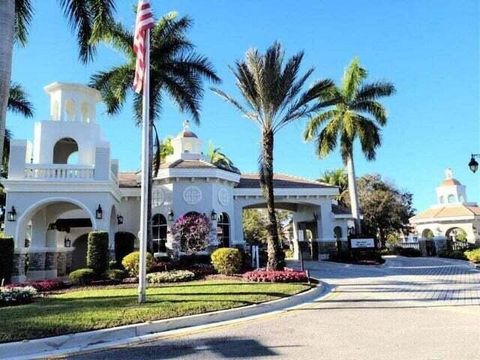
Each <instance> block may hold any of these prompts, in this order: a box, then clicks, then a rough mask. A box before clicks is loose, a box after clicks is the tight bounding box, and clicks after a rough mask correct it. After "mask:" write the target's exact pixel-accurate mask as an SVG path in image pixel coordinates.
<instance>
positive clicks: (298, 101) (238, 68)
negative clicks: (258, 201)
mask: <svg viewBox="0 0 480 360" xmlns="http://www.w3.org/2000/svg"><path fill="white" fill-rule="evenodd" d="M302 59H303V52H299V53H298V54H296V55H294V56H292V57H291V58H290V59H288V60H287V61H286V62H284V50H283V49H282V46H281V45H280V44H279V43H274V44H273V45H272V46H270V47H269V48H268V49H267V50H266V52H265V54H261V53H260V52H259V51H258V50H256V49H250V50H248V51H247V53H246V55H245V60H243V61H237V62H236V63H235V66H234V67H233V68H230V69H231V71H232V72H233V75H234V77H235V79H236V85H237V87H238V89H239V90H240V93H241V95H242V97H243V98H244V100H245V101H244V103H245V105H242V104H241V102H240V101H237V100H235V99H234V98H233V97H232V96H230V95H228V94H227V93H225V92H223V91H222V90H219V89H212V90H213V91H214V92H215V93H216V94H218V95H219V96H220V97H222V98H223V99H224V100H226V101H227V102H229V103H230V104H232V105H233V106H234V107H235V108H236V109H237V110H239V111H240V112H241V113H242V114H243V115H244V116H246V117H247V118H248V119H250V120H252V121H253V122H254V123H255V124H256V125H257V126H258V127H259V130H260V132H261V136H262V140H261V142H262V144H261V150H260V156H259V174H260V184H261V187H262V191H263V195H264V197H265V201H266V203H267V212H268V238H267V244H268V245H267V252H268V263H267V267H268V268H270V269H280V268H282V267H283V266H284V260H283V252H282V249H281V246H280V241H279V237H278V226H277V218H276V215H275V202H274V194H273V148H274V137H275V134H276V133H277V132H278V131H279V130H280V129H281V128H283V127H284V126H286V125H287V124H289V123H291V122H293V121H295V120H297V119H300V118H302V117H304V116H306V115H307V114H308V113H309V111H311V110H312V107H310V106H309V105H308V104H309V102H310V101H311V100H312V99H314V98H316V97H319V96H321V94H322V93H323V92H325V91H326V90H328V89H329V88H330V87H331V86H332V85H333V83H332V81H330V80H322V81H318V82H316V83H315V84H314V85H313V86H312V87H311V88H310V89H309V90H308V91H306V92H303V88H304V86H305V82H306V81H307V79H308V78H309V77H310V75H311V74H312V72H313V69H312V68H311V69H309V70H307V71H306V73H304V74H300V65H301V62H302Z"/></svg>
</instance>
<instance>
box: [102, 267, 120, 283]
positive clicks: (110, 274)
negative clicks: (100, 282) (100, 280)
mask: <svg viewBox="0 0 480 360" xmlns="http://www.w3.org/2000/svg"><path fill="white" fill-rule="evenodd" d="M104 278H105V279H107V280H112V281H118V282H121V281H122V280H123V279H124V278H125V271H123V270H120V269H110V270H107V271H106V272H105V274H104Z"/></svg>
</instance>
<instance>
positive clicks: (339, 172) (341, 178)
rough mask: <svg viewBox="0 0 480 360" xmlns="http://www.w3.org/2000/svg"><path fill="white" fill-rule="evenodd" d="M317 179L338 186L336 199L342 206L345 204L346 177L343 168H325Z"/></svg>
mask: <svg viewBox="0 0 480 360" xmlns="http://www.w3.org/2000/svg"><path fill="white" fill-rule="evenodd" d="M317 181H320V182H323V183H326V184H330V185H335V186H338V192H339V194H338V195H337V196H336V200H337V201H338V203H339V204H340V205H342V206H345V205H346V204H347V200H346V199H347V197H348V178H347V173H346V172H345V169H335V170H327V171H325V172H324V173H323V174H322V176H321V177H320V178H319V179H318V180H317Z"/></svg>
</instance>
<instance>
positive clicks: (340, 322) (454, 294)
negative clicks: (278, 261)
mask: <svg viewBox="0 0 480 360" xmlns="http://www.w3.org/2000/svg"><path fill="white" fill-rule="evenodd" d="M307 266H308V267H309V269H310V270H311V272H312V274H313V275H315V276H317V277H319V278H320V279H322V280H323V281H325V282H327V283H328V284H330V286H332V287H334V289H333V291H332V292H331V293H330V294H329V295H328V296H326V297H325V298H324V299H322V300H320V301H318V302H316V303H312V304H308V305H307V306H304V307H302V308H300V309H296V310H292V311H289V312H287V313H284V314H282V315H275V316H267V317H264V318H260V319H256V320H252V321H243V322H240V323H238V324H236V325H233V326H226V327H221V328H216V329H211V330H208V331H202V332H199V333H194V334H189V335H182V336H178V337H176V338H160V339H158V340H156V341H152V342H148V343H144V344H139V345H136V346H129V347H125V348H118V349H110V350H106V351H102V352H96V353H90V354H85V355H81V356H78V358H84V359H115V360H121V359H226V358H227V359H270V358H278V359H336V360H337V359H349V360H351V359H355V360H357V359H368V360H370V359H382V360H385V359H389V360H390V359H399V360H400V359H402V360H403V359H409V360H410V359H422V360H423V359H428V360H433V359H435V360H437V359H452V360H464V359H465V360H476V359H480V306H479V304H480V272H478V271H476V270H474V269H472V268H471V267H470V266H469V265H468V264H467V263H466V262H462V261H455V260H445V259H437V258H401V257H392V258H389V259H388V260H387V263H386V264H385V265H384V266H349V265H343V264H335V263H330V262H310V263H307Z"/></svg>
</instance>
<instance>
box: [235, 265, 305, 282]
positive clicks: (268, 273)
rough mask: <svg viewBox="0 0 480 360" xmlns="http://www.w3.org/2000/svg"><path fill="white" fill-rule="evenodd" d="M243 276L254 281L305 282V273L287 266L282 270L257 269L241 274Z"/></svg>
mask: <svg viewBox="0 0 480 360" xmlns="http://www.w3.org/2000/svg"><path fill="white" fill-rule="evenodd" d="M243 278H244V279H246V280H249V281H255V282H305V281H307V280H308V279H307V274H306V273H305V271H298V270H293V269H289V268H285V269H283V270H266V269H258V270H254V271H249V272H246V273H245V274H243Z"/></svg>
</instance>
